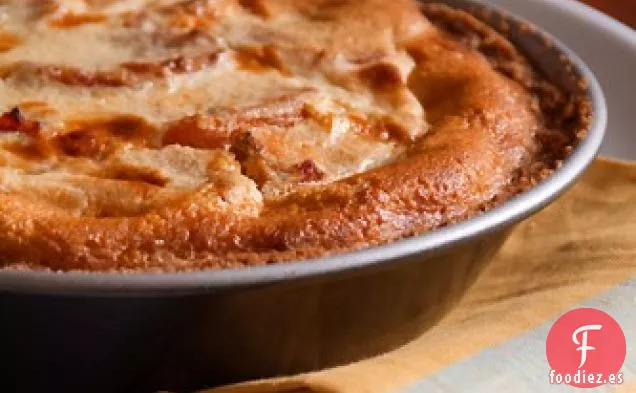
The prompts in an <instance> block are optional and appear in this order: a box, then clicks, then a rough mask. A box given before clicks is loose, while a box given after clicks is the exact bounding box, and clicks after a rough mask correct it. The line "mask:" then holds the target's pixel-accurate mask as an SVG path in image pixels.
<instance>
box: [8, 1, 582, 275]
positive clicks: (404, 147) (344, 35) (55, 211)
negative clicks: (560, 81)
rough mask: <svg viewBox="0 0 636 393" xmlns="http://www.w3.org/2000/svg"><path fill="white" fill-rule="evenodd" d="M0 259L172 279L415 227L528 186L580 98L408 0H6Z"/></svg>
mask: <svg viewBox="0 0 636 393" xmlns="http://www.w3.org/2000/svg"><path fill="white" fill-rule="evenodd" d="M0 111H1V112H2V113H3V114H2V115H1V117H0V260H1V261H2V265H1V266H2V267H3V268H5V269H7V268H13V269H17V268H28V269H53V270H61V271H68V270H83V271H151V270H153V271H154V270H158V271H179V270H190V269H203V268H228V267H237V266H244V265H257V264H266V263H275V262H283V261H292V260H299V259H306V258H312V257H317V256H322V255H326V254H331V253H337V252H345V251H350V250H355V249H359V248H363V247H369V246H372V245H377V244H381V243H385V242H389V241H392V240H395V239H399V238H404V237H408V236H412V235H415V234H419V233H422V232H425V231H428V230H432V229H434V228H438V227H440V226H444V225H448V224H450V223H454V222H457V221H460V220H464V219H466V218H469V217H471V216H473V215H476V214H479V213H480V212H482V211H485V210H487V209H489V208H491V207H492V206H495V205H497V204H500V203H502V202H503V201H505V200H507V199H508V198H510V197H512V196H513V195H515V194H517V193H519V192H522V191H523V190H525V189H527V188H528V187H532V186H533V185H534V184H536V182H538V181H540V180H541V179H542V178H544V177H545V176H547V175H549V174H550V172H551V171H552V170H553V169H554V168H556V167H557V166H558V165H559V162H560V161H561V160H562V159H563V158H565V157H566V156H567V154H568V153H569V151H570V150H571V148H572V146H574V145H575V144H576V143H577V140H579V139H580V138H583V137H584V131H585V129H586V122H587V121H588V118H589V109H588V103H587V102H585V100H582V99H580V98H576V97H568V96H566V95H565V94H563V93H561V92H560V91H559V90H558V89H556V88H554V87H553V86H551V85H550V84H549V83H547V82H546V81H544V80H543V79H542V77H541V76H540V75H539V74H538V73H537V72H535V71H534V70H533V69H532V67H531V65H530V64H529V63H528V62H527V61H526V59H525V58H524V57H523V56H522V55H521V54H520V53H519V52H518V51H517V50H516V49H515V48H514V47H513V46H512V45H511V44H510V42H509V41H507V40H506V39H505V38H504V37H503V36H501V35H499V34H498V33H496V32H495V31H493V30H491V29H490V28H488V27H487V26H485V25H484V24H482V23H480V22H478V21H477V20H476V19H474V18H473V17H471V16H469V15H468V14H466V13H464V12H461V11H457V10H453V9H451V8H448V7H446V6H443V5H439V4H427V5H421V6H420V5H418V3H416V2H415V1H413V0H397V1H384V0H319V1H315V0H296V1H292V0H178V1H174V0H171V1H164V0H0Z"/></svg>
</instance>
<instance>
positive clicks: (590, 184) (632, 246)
mask: <svg viewBox="0 0 636 393" xmlns="http://www.w3.org/2000/svg"><path fill="white" fill-rule="evenodd" d="M632 277H636V164H632V163H628V162H619V161H610V160H607V159H599V160H597V161H596V162H595V163H594V164H593V166H592V167H591V169H590V170H589V171H588V172H587V174H586V175H585V176H584V178H583V179H582V180H581V181H580V182H579V183H578V184H577V185H576V186H575V187H574V188H573V189H572V190H570V191H569V192H568V193H567V194H566V195H565V196H564V197H563V198H561V199H560V200H559V201H558V202H556V203H555V204H553V205H551V206H550V207H548V208H547V209H546V210H544V211H542V212H541V213H539V214H538V215H536V216H535V217H533V218H532V219H530V220H528V221H527V222H525V223H523V224H521V225H520V226H519V227H518V228H517V229H516V230H515V232H514V233H513V235H512V237H511V238H510V240H509V241H508V242H507V243H506V245H505V246H504V248H503V250H502V251H501V253H500V254H499V255H498V256H497V257H496V259H495V261H493V263H492V265H491V266H490V267H489V268H488V270H487V271H486V272H485V273H484V275H483V276H482V277H481V278H480V279H479V280H478V282H477V283H476V284H475V286H474V287H473V288H472V289H471V290H470V291H469V293H468V294H467V296H466V298H465V299H464V300H463V301H462V302H461V304H460V305H459V306H458V307H457V308H456V309H455V310H454V311H453V312H452V313H451V314H450V315H449V316H448V317H447V318H446V319H444V320H443V321H442V322H441V323H440V324H439V325H438V326H436V327H435V328H433V329H432V330H430V331H429V332H427V333H425V334H424V335H423V336H422V337H420V338H419V339H417V340H416V341H414V342H412V343H410V344H408V345H406V346H405V347H403V348H400V349H398V350H396V351H393V352H391V353H388V354H385V355H382V356H379V357H376V358H373V359H368V360H365V361H362V362H359V363H355V364H351V365H347V366H343V367H339V368H334V369H330V370H325V371H320V372H315V373H310V374H305V375H299V376H294V377H288V378H279V379H273V380H267V381H254V382H250V383H246V384H241V385H236V386H231V387H225V388H220V389H212V390H208V391H206V393H259V392H268V393H269V392H279V393H309V392H316V393H320V392H326V393H363V392H369V393H382V392H387V393H394V392H399V391H400V389H403V388H406V387H408V386H410V385H411V384H413V383H415V382H417V381H420V380H422V379H423V378H426V376H428V375H432V374H434V373H436V372H438V371H440V370H442V369H443V368H444V367H447V366H449V365H452V364H454V363H457V362H458V361H461V360H462V359H465V358H467V357H469V356H471V355H474V354H476V353H477V352H479V351H480V350H483V349H485V348H488V347H491V346H493V345H497V344H500V343H502V342H504V341H506V340H509V339H511V338H512V337H515V336H518V335H520V334H523V333H524V332H527V331H529V330H531V329H533V328H536V327H537V326H539V325H542V324H544V323H545V322H546V321H547V320H550V319H551V318H555V317H557V316H558V315H559V314H561V313H563V312H565V311H567V310H570V309H572V308H575V307H577V305H578V304H580V303H581V302H584V301H585V300H587V299H590V298H592V297H594V296H596V295H598V294H600V293H601V292H603V291H606V290H608V289H609V288H612V287H614V286H616V285H618V284H620V283H623V282H625V281H626V280H628V279H630V278H632ZM635 301H636V300H635ZM634 312H636V304H635V308H634ZM520 356H523V355H520ZM546 378H547V370H546ZM628 391H629V392H636V385H634V383H633V382H631V385H630V384H627V385H624V386H622V387H620V389H619V390H618V392H620V393H626V392H628Z"/></svg>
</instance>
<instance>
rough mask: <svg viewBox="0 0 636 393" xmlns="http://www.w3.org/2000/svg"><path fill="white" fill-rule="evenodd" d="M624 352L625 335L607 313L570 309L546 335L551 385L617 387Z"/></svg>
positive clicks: (595, 310)
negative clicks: (607, 385) (610, 385)
mask: <svg viewBox="0 0 636 393" xmlns="http://www.w3.org/2000/svg"><path fill="white" fill-rule="evenodd" d="M626 351H627V345H626V342H625V334H624V333H623V330H622V329H621V327H620V326H619V325H618V322H616V320H614V318H612V317H611V316H610V315H609V314H607V313H605V312H603V311H601V310H597V309H593V308H580V309H577V310H572V311H570V312H568V313H566V314H565V315H563V316H562V317H561V318H559V319H558V320H557V321H556V322H555V323H554V325H553V326H552V328H551V329H550V333H548V339H547V342H546V355H547V357H548V363H550V368H551V371H550V382H551V383H558V384H561V383H564V384H568V385H571V386H575V387H579V388H594V387H597V386H601V385H605V384H620V383H622V382H623V376H622V374H620V373H619V371H620V369H621V367H623V363H624V362H625V356H626Z"/></svg>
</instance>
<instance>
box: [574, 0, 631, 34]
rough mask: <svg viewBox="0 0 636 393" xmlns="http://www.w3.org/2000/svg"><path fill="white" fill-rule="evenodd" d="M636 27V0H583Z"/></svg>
mask: <svg viewBox="0 0 636 393" xmlns="http://www.w3.org/2000/svg"><path fill="white" fill-rule="evenodd" d="M581 1H582V2H583V3H587V4H589V5H591V6H593V7H595V8H598V9H599V10H601V11H603V12H605V13H606V14H609V15H611V16H613V17H614V18H616V19H618V20H620V21H622V22H623V23H626V24H628V25H630V26H631V27H634V28H636V0H581Z"/></svg>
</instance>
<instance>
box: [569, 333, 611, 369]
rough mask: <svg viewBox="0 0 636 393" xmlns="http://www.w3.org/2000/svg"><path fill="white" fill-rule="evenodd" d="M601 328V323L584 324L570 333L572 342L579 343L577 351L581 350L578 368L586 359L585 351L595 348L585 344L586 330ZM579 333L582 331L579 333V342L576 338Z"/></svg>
mask: <svg viewBox="0 0 636 393" xmlns="http://www.w3.org/2000/svg"><path fill="white" fill-rule="evenodd" d="M602 328H603V326H602V325H586V326H581V327H580V328H578V329H576V330H575V331H574V333H573V334H572V341H574V344H576V345H580V347H578V348H577V349H576V350H577V351H581V364H580V365H579V368H581V367H583V365H584V364H585V362H586V360H587V351H593V350H595V349H596V348H594V347H590V346H588V345H587V332H588V331H590V330H601V329H602ZM579 333H583V334H582V335H581V337H582V339H581V342H579V339H578V338H577V336H578V335H579Z"/></svg>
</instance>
